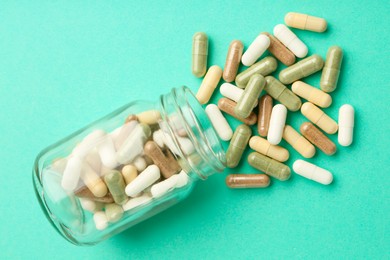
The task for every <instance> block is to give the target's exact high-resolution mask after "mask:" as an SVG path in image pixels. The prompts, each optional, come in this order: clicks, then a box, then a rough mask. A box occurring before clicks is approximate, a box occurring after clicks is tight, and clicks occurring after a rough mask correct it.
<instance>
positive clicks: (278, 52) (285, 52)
mask: <svg viewBox="0 0 390 260" xmlns="http://www.w3.org/2000/svg"><path fill="white" fill-rule="evenodd" d="M262 34H265V35H267V36H268V38H269V39H270V42H271V43H270V45H269V47H268V51H269V52H270V53H272V55H274V56H275V57H276V58H277V59H278V60H280V61H281V62H282V63H283V64H284V65H286V66H291V65H293V64H294V63H295V55H294V53H292V52H291V51H290V50H289V49H287V47H286V46H284V45H283V43H281V42H280V41H279V40H278V39H276V37H274V36H273V35H271V34H269V33H267V32H263V33H262Z"/></svg>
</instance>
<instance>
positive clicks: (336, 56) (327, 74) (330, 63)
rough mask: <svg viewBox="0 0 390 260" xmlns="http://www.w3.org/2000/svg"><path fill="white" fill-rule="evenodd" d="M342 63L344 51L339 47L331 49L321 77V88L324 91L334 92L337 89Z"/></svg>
mask: <svg viewBox="0 0 390 260" xmlns="http://www.w3.org/2000/svg"><path fill="white" fill-rule="evenodd" d="M342 61H343V50H342V49H341V48H340V47H339V46H332V47H330V48H329V50H328V53H327V54H326V61H325V66H324V69H323V70H322V75H321V82H320V87H321V89H322V90H323V91H325V92H332V91H334V90H335V89H336V87H337V81H338V80H339V75H340V67H341V62H342Z"/></svg>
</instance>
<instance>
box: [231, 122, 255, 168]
mask: <svg viewBox="0 0 390 260" xmlns="http://www.w3.org/2000/svg"><path fill="white" fill-rule="evenodd" d="M251 135H252V130H251V129H250V128H249V126H247V125H239V126H238V127H237V128H236V131H234V134H233V138H232V140H230V144H229V147H228V149H227V152H226V161H227V167H229V168H234V167H236V166H237V165H238V163H239V162H240V160H241V157H242V154H243V153H244V150H245V148H246V146H247V145H248V141H249V138H250V137H251Z"/></svg>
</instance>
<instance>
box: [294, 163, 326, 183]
mask: <svg viewBox="0 0 390 260" xmlns="http://www.w3.org/2000/svg"><path fill="white" fill-rule="evenodd" d="M293 170H294V172H296V173H297V174H299V175H301V176H302V177H305V178H307V179H309V180H313V181H316V182H318V183H321V184H324V185H328V184H331V183H332V181H333V175H332V173H331V172H330V171H328V170H325V169H323V168H320V167H318V166H317V165H314V164H312V163H309V162H306V161H304V160H296V161H295V162H294V164H293Z"/></svg>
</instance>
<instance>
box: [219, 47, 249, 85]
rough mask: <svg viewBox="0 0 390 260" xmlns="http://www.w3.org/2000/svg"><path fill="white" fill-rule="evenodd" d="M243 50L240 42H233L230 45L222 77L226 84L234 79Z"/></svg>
mask: <svg viewBox="0 0 390 260" xmlns="http://www.w3.org/2000/svg"><path fill="white" fill-rule="evenodd" d="M243 50H244V45H243V44H242V42H241V41H239V40H234V41H232V42H231V43H230V46H229V50H228V53H227V56H226V62H225V67H224V69H223V75H222V77H223V79H224V80H225V81H226V82H232V81H234V79H235V78H236V75H237V71H238V67H239V66H240V61H241V56H242V51H243Z"/></svg>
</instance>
